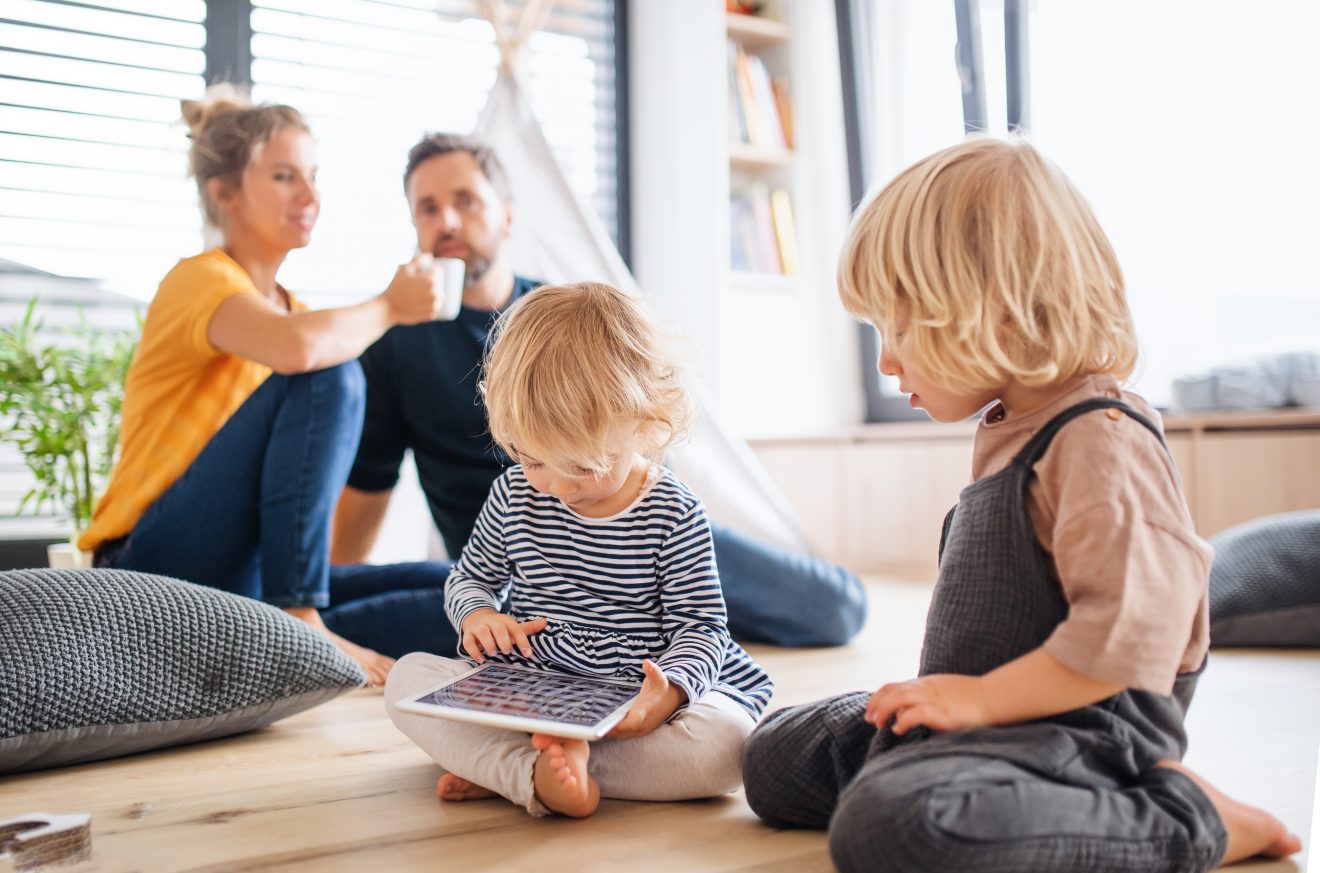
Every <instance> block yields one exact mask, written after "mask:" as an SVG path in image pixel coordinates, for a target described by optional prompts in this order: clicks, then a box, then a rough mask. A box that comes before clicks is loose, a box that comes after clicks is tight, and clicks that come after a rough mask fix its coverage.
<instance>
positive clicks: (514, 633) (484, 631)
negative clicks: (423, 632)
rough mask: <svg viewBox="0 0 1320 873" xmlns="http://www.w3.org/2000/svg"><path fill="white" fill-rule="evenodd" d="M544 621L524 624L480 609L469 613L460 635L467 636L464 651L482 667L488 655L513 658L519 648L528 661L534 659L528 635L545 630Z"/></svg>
mask: <svg viewBox="0 0 1320 873" xmlns="http://www.w3.org/2000/svg"><path fill="white" fill-rule="evenodd" d="M545 625H546V620H545V619H544V618H533V619H531V620H530V621H524V622H520V621H518V620H517V619H516V618H514V617H513V616H511V615H506V614H505V613H503V612H498V611H496V610H494V609H478V610H476V611H474V612H470V613H468V616H467V618H465V619H463V627H462V628H461V630H460V633H461V634H462V636H463V650H464V651H466V652H467V653H468V656H469V657H470V658H472V660H474V661H476V662H477V663H478V664H481V663H483V662H484V661H485V660H486V655H494V654H496V653H497V652H503V653H504V654H506V655H507V654H509V653H510V652H512V651H513V647H514V646H515V645H516V646H517V647H518V651H520V652H522V654H523V657H524V658H530V657H531V656H532V644H531V643H530V642H529V641H528V639H527V636H528V634H534V633H536V632H537V631H543V630H545Z"/></svg>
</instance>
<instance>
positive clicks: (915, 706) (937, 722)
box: [866, 673, 990, 734]
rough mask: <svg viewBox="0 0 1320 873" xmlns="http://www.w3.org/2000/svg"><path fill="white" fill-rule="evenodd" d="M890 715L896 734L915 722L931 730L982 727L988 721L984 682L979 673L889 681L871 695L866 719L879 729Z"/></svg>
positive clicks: (910, 726) (947, 674)
mask: <svg viewBox="0 0 1320 873" xmlns="http://www.w3.org/2000/svg"><path fill="white" fill-rule="evenodd" d="M891 718H893V719H894V724H893V725H892V728H891V729H892V730H893V732H894V733H896V734H905V733H907V732H908V730H909V729H911V728H914V727H916V726H917V725H925V726H926V727H928V728H930V729H931V730H933V731H956V730H964V729H966V728H974V727H982V726H984V725H987V724H990V716H989V707H988V706H987V705H986V700H985V685H984V683H983V682H982V681H981V677H980V676H956V675H953V674H950V673H942V674H936V675H932V676H922V677H921V678H920V679H912V680H910V681H907V682H891V683H890V684H888V685H883V686H881V688H880V690H879V691H877V692H876V693H875V694H872V695H871V701H870V703H868V704H867V706H866V720H867V721H868V722H870V723H871V724H873V725H875V726H876V727H878V728H880V727H884V726H886V725H888V724H889V719H891Z"/></svg>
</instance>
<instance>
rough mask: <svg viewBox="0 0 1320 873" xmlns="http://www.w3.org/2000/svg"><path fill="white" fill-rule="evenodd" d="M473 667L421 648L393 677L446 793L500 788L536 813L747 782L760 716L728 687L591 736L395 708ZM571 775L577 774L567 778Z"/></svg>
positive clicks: (409, 725)
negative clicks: (608, 735)
mask: <svg viewBox="0 0 1320 873" xmlns="http://www.w3.org/2000/svg"><path fill="white" fill-rule="evenodd" d="M469 669H471V665H469V664H468V663H466V662H465V661H460V660H457V659H451V658H441V657H437V656H435V655H426V654H422V653H416V654H412V655H408V656H407V657H405V658H403V659H402V660H400V661H399V662H398V663H397V664H396V665H395V667H394V669H393V670H391V671H390V676H389V680H388V682H387V684H386V686H385V700H386V708H387V710H388V712H389V715H390V718H391V719H392V720H393V721H394V724H395V726H396V727H398V728H399V730H400V731H402V732H403V733H404V734H405V735H407V736H408V737H409V738H410V739H411V740H412V741H413V742H415V743H416V744H417V745H418V746H420V747H421V748H422V750H423V751H425V752H426V753H427V754H428V755H430V756H431V758H432V759H433V760H435V762H436V763H438V764H439V765H440V766H441V767H442V768H443V769H444V770H445V771H446V773H447V774H449V775H448V776H447V777H442V780H441V786H440V787H441V788H442V789H445V793H443V794H442V796H444V797H447V798H451V799H455V800H458V799H475V798H477V797H486V796H489V793H491V792H493V793H495V794H499V795H501V796H503V797H506V798H508V799H509V800H511V801H513V802H514V803H516V804H518V805H519V806H522V807H524V808H525V809H526V810H527V811H528V812H529V813H531V814H532V815H546V814H548V813H549V812H551V811H558V812H564V813H566V814H569V815H589V814H590V813H591V812H592V811H594V809H595V802H594V799H593V798H599V797H606V798H614V799H617V800H651V801H662V800H691V799H695V798H699V797H714V796H717V795H720V794H727V793H728V792H730V791H734V790H736V789H737V788H738V786H739V785H740V784H742V774H741V763H742V747H743V743H744V742H745V741H746V739H747V735H748V734H750V733H751V732H752V728H753V727H755V721H754V719H753V718H752V716H751V714H750V713H748V712H747V710H746V709H745V708H743V707H742V706H741V705H740V704H738V703H737V702H736V701H734V700H733V699H732V698H730V697H727V696H726V695H724V694H720V693H719V692H711V693H709V694H707V695H706V696H705V697H703V698H702V699H701V700H699V701H697V703H696V704H694V705H692V706H690V707H688V709H687V710H685V711H684V712H683V713H682V714H681V715H679V717H678V718H676V719H674V720H673V721H671V722H669V723H667V724H664V725H661V726H660V727H658V728H657V729H656V730H654V731H652V732H651V733H649V734H647V735H645V736H642V737H637V738H635V739H629V740H600V741H599V742H595V743H590V744H588V743H585V742H583V741H581V740H561V739H557V738H548V737H547V738H543V737H541V735H539V734H538V735H537V736H536V739H535V743H536V745H534V744H533V738H531V737H529V736H528V735H527V734H525V733H520V732H517V731H508V730H502V729H500V728H490V727H483V726H481V725H474V724H467V723H465V722H459V721H452V720H450V719H442V718H434V717H431V716H425V715H415V714H413V713H408V712H400V711H399V710H397V709H396V708H395V703H397V702H398V701H399V700H402V699H404V698H407V697H410V696H412V695H415V694H420V693H422V692H423V691H425V690H426V689H428V688H433V687H435V686H436V685H439V684H440V683H442V682H444V681H445V680H446V679H450V678H452V677H454V676H457V675H459V674H460V673H464V672H466V671H467V670H469ZM454 777H457V779H458V780H462V781H461V782H459V781H457V780H455V779H454ZM569 777H572V779H573V780H575V781H576V783H577V784H576V785H568V784H566V783H567V782H568V780H569ZM482 789H485V791H483V790H482ZM593 789H594V790H593Z"/></svg>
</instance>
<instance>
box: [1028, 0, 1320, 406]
mask: <svg viewBox="0 0 1320 873" xmlns="http://www.w3.org/2000/svg"><path fill="white" fill-rule="evenodd" d="M1032 8H1033V13H1032V16H1031V65H1032V69H1031V89H1032V99H1033V118H1034V123H1033V128H1034V139H1035V141H1036V142H1037V143H1038V144H1039V145H1040V146H1041V148H1042V149H1043V150H1044V151H1045V152H1046V153H1047V154H1049V155H1050V156H1051V157H1052V158H1053V159H1054V160H1055V161H1057V162H1058V163H1059V165H1060V166H1061V167H1062V168H1063V170H1064V172H1066V173H1067V174H1068V175H1069V176H1070V177H1071V178H1072V179H1073V181H1074V182H1075V183H1076V184H1077V186H1078V188H1080V189H1081V191H1082V193H1083V194H1085V195H1086V196H1087V198H1088V199H1089V200H1090V202H1091V205H1092V206H1093V207H1094V209H1095V211H1096V214H1097V216H1098V217H1099V220H1100V224H1101V226H1102V227H1104V228H1105V231H1106V232H1107V233H1108V234H1109V237H1110V239H1111V240H1112V241H1113V243H1114V246H1115V248H1116V249H1117V250H1118V258H1119V262H1120V263H1121V264H1122V266H1123V272H1124V278H1125V280H1126V283H1127V291H1128V300H1129V302H1130V303H1131V306H1132V310H1133V315H1134V317H1135V319H1136V324H1137V334H1138V337H1139V338H1140V340H1141V352H1142V355H1141V361H1140V363H1139V364H1138V371H1137V374H1136V376H1137V378H1136V383H1135V384H1136V387H1137V390H1139V391H1140V392H1141V393H1142V394H1144V395H1145V396H1146V397H1147V398H1148V399H1150V400H1151V401H1152V402H1154V403H1157V404H1164V403H1167V402H1169V400H1170V399H1171V382H1172V380H1173V379H1174V378H1175V377H1177V376H1180V375H1186V374H1189V373H1194V372H1197V371H1199V370H1203V369H1204V368H1207V367H1211V366H1219V365H1224V364H1230V363H1235V362H1237V361H1240V360H1243V359H1245V358H1249V357H1251V356H1255V355H1260V354H1265V353H1272V352H1290V351H1312V352H1320V279H1317V273H1316V269H1315V264H1314V260H1315V259H1314V254H1313V253H1314V252H1315V247H1316V239H1317V237H1318V236H1320V219H1318V218H1317V217H1316V206H1315V204H1316V200H1317V198H1320V166H1318V165H1317V164H1316V161H1315V159H1314V152H1315V144H1316V142H1317V141H1320V116H1317V114H1316V112H1315V111H1314V108H1313V107H1314V104H1315V96H1314V87H1313V85H1312V84H1311V83H1312V79H1313V76H1314V69H1313V68H1314V62H1313V59H1314V57H1315V51H1314V34H1315V33H1317V32H1318V31H1320V5H1317V4H1315V3H1313V2H1311V0H1269V2H1263V3H1254V4H1251V5H1250V6H1249V7H1247V6H1241V5H1238V4H1234V3H1223V2H1214V3H1206V2H1200V0H1166V2H1161V3H1143V2H1139V0H1113V2H1109V3H1105V4H1100V5H1096V4H1074V3H1064V2H1058V0H1051V2H1043V3H1038V4H1033V7H1032Z"/></svg>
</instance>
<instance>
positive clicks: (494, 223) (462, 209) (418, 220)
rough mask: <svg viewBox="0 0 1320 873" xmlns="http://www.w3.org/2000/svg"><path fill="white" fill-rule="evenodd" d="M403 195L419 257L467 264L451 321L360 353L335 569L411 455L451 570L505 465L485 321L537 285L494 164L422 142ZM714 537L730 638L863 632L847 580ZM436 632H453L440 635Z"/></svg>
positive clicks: (797, 640) (409, 331)
mask: <svg viewBox="0 0 1320 873" xmlns="http://www.w3.org/2000/svg"><path fill="white" fill-rule="evenodd" d="M404 190H405V192H406V194H407V197H408V206H409V208H410V209H411V212H412V220H413V226H414V227H415V228H416V231H417V246H418V248H419V249H420V250H421V251H423V252H430V253H431V254H433V255H434V256H436V257H443V258H460V259H462V260H463V262H464V263H465V265H466V268H467V272H466V276H465V277H464V289H463V306H462V308H461V309H460V311H459V314H458V316H457V317H456V318H455V319H454V320H453V321H432V322H427V323H424V324H418V325H412V326H408V327H397V328H394V329H392V330H390V331H389V332H388V333H386V334H385V335H384V336H383V337H381V339H380V340H378V341H377V342H376V343H375V345H373V346H371V347H370V348H369V349H367V351H366V352H365V353H364V354H363V355H362V358H361V361H362V369H363V372H364V373H365V374H366V377H367V409H366V421H365V424H364V426H363V432H362V442H361V444H360V446H359V448H358V454H357V460H356V462H355V463H354V465H353V470H352V472H351V473H350V474H349V477H348V486H347V487H346V488H345V489H344V492H343V494H342V495H341V497H340V501H339V507H338V509H337V511H336V515H335V524H334V537H333V543H334V545H333V551H332V555H331V558H332V560H333V561H334V562H335V563H353V562H361V561H364V560H366V556H367V554H368V552H369V551H370V550H371V546H372V544H373V543H374V542H375V540H376V537H377V535H378V534H379V532H380V526H381V522H382V521H383V520H384V518H385V510H386V507H387V506H388V504H389V499H390V494H391V491H392V489H393V488H394V485H395V483H396V482H397V481H398V476H399V467H400V465H401V464H402V462H403V457H404V453H405V452H406V451H407V450H409V449H411V450H412V452H413V458H414V459H415V461H416V464H417V472H418V477H419V479H420V480H421V485H422V490H423V491H424V492H425V494H426V500H427V504H428V506H429V507H430V511H431V517H432V519H433V520H434V521H435V524H436V527H437V528H438V529H439V531H440V536H441V538H442V539H443V541H444V544H445V549H446V550H447V551H448V553H449V557H450V558H451V559H453V560H457V559H458V556H459V554H460V552H461V551H462V549H463V546H464V545H465V544H466V543H467V540H468V537H469V536H470V535H471V533H472V528H473V526H474V524H475V523H476V518H477V513H478V512H479V511H480V510H481V506H482V504H483V503H484V502H485V499H486V495H487V493H488V492H489V491H490V486H491V483H493V482H494V481H495V479H496V478H497V477H498V476H499V475H500V474H501V473H502V472H503V471H504V469H505V467H507V466H509V465H511V464H512V463H513V462H512V461H511V460H510V459H509V458H508V457H507V456H506V455H505V454H504V453H503V452H501V451H500V450H499V449H498V448H496V447H495V445H494V443H493V442H492V440H491V438H490V434H489V433H488V431H487V427H486V412H485V407H484V406H483V405H482V400H481V393H480V391H479V390H478V388H477V384H478V381H479V380H480V377H481V362H482V357H483V355H484V353H485V350H486V340H487V336H488V334H489V331H490V328H491V325H492V323H493V322H494V320H495V318H496V317H498V315H499V314H500V312H502V311H503V310H505V309H507V308H508V307H509V306H510V305H512V303H513V302H514V301H516V300H517V299H518V298H519V297H521V296H522V295H524V294H527V293H529V292H532V291H534V290H535V288H536V287H537V285H538V284H540V283H539V282H537V281H535V280H532V279H527V278H524V277H521V276H516V275H514V273H513V269H512V267H511V266H510V264H509V262H508V258H507V252H506V247H505V242H506V241H507V240H508V238H509V232H510V229H511V228H512V226H513V199H512V192H510V191H509V188H508V183H507V180H506V177H505V174H504V171H503V168H502V167H501V166H500V163H499V160H498V159H497V158H496V156H495V154H494V152H493V151H492V150H491V149H490V148H489V147H488V146H486V145H485V144H483V143H482V142H480V141H478V140H476V139H475V138H473V137H468V136H459V135H453V134H432V135H429V136H427V137H425V138H423V139H422V141H421V142H419V143H417V145H416V146H414V147H413V149H412V151H411V152H409V155H408V164H407V168H406V169H405V171H404ZM712 530H713V533H714V540H715V553H716V561H717V562H718V567H719V574H720V580H721V583H722V586H723V589H724V596H725V600H726V603H727V605H728V610H729V627H730V630H731V631H732V632H733V634H734V636H736V637H738V638H740V639H743V640H748V641H757V642H770V643H776V644H779V645H795V646H820V645H840V644H842V643H844V642H846V641H847V640H848V639H850V638H851V637H852V636H853V635H854V634H855V633H856V632H857V631H858V629H860V627H861V625H862V620H863V619H864V618H865V615H866V599H865V594H864V593H863V591H862V588H861V584H860V582H859V581H858V579H857V577H856V576H855V575H854V574H852V573H851V572H849V571H847V570H845V569H843V568H842V567H838V566H835V565H833V564H830V563H828V562H826V561H822V560H821V559H819V558H816V557H813V556H811V555H806V554H795V553H789V552H784V551H782V550H780V549H777V548H775V547H772V546H769V545H766V544H763V543H760V542H757V541H755V540H752V539H750V538H748V537H746V536H743V535H741V534H738V533H736V532H734V531H732V530H729V529H728V528H725V527H722V526H719V525H712ZM399 596H400V597H406V596H409V593H408V592H402V593H400V595H399ZM427 602H428V603H430V602H431V601H429V600H428V601H427ZM437 632H439V633H444V634H445V635H450V634H452V630H451V629H450V628H449V627H448V626H447V625H446V626H445V627H443V628H438V629H437ZM428 648H431V647H429V646H428Z"/></svg>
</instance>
